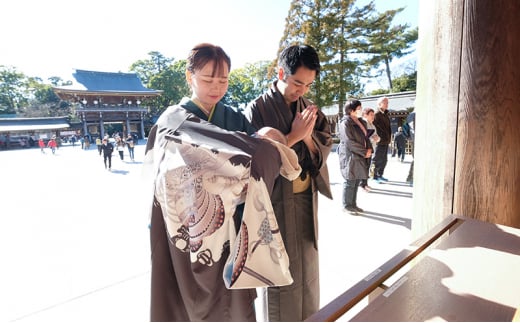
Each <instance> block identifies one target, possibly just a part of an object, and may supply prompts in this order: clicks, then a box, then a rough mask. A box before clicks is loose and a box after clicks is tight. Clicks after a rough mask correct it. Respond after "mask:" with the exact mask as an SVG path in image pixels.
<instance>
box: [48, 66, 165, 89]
mask: <svg viewBox="0 0 520 323" xmlns="http://www.w3.org/2000/svg"><path fill="white" fill-rule="evenodd" d="M72 76H74V79H75V81H74V82H73V84H72V85H68V86H62V87H56V89H64V90H77V91H87V92H132V93H135V92H141V93H144V94H146V93H157V92H160V91H156V90H153V89H148V88H146V87H145V86H144V85H143V83H142V82H141V80H140V79H139V77H138V76H137V74H136V73H121V72H118V73H114V72H96V71H86V70H76V71H75V73H73V74H72Z"/></svg>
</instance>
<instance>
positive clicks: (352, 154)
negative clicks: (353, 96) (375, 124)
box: [338, 100, 373, 215]
mask: <svg viewBox="0 0 520 323" xmlns="http://www.w3.org/2000/svg"><path fill="white" fill-rule="evenodd" d="M361 116H362V111H361V102H360V101H358V100H349V101H347V103H346V104H345V116H344V117H343V119H342V120H341V123H340V125H339V139H340V142H339V146H338V153H339V163H340V169H341V175H342V176H343V178H344V179H345V182H344V183H343V201H342V202H343V208H344V210H345V211H347V212H349V213H350V214H353V215H356V214H358V213H359V212H363V209H361V208H360V207H358V206H357V191H358V187H359V184H360V183H361V180H363V179H367V178H368V165H367V163H368V160H369V158H370V157H371V156H372V151H373V148H372V144H371V143H370V140H369V137H370V134H371V132H370V133H369V132H368V130H367V124H366V122H365V121H364V120H363V119H362V118H361Z"/></svg>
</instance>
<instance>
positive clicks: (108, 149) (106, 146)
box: [101, 138, 114, 171]
mask: <svg viewBox="0 0 520 323" xmlns="http://www.w3.org/2000/svg"><path fill="white" fill-rule="evenodd" d="M101 150H102V151H103V163H104V164H105V169H107V166H108V170H109V171H111V170H112V152H113V151H114V146H112V144H111V143H109V142H108V140H107V139H106V138H103V140H102V141H101ZM107 162H108V164H107Z"/></svg>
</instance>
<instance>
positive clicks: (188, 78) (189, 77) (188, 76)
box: [186, 70, 193, 87]
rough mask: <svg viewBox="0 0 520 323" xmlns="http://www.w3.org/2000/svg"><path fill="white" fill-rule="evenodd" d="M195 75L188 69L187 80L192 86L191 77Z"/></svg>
mask: <svg viewBox="0 0 520 323" xmlns="http://www.w3.org/2000/svg"><path fill="white" fill-rule="evenodd" d="M192 76H193V74H192V73H191V72H190V71H188V70H186V82H188V85H189V86H190V87H191V77H192Z"/></svg>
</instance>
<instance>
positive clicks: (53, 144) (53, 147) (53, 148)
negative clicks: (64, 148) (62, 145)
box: [47, 137, 58, 155]
mask: <svg viewBox="0 0 520 323" xmlns="http://www.w3.org/2000/svg"><path fill="white" fill-rule="evenodd" d="M57 146H58V145H57V144H56V139H55V138H54V137H52V138H51V140H49V142H48V143H47V147H49V148H50V149H51V151H52V154H53V155H54V153H56V147H57Z"/></svg>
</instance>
